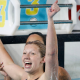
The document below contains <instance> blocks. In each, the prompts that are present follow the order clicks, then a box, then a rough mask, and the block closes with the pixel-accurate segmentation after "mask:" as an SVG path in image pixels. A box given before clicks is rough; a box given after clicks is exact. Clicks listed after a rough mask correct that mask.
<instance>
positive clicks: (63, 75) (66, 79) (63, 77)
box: [58, 66, 71, 80]
mask: <svg viewBox="0 0 80 80" xmlns="http://www.w3.org/2000/svg"><path fill="white" fill-rule="evenodd" d="M58 75H59V80H71V77H70V75H69V73H68V72H67V71H66V70H65V69H64V68H63V67H60V66H59V71H58Z"/></svg>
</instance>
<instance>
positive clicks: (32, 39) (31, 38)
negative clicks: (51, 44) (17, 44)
mask: <svg viewBox="0 0 80 80" xmlns="http://www.w3.org/2000/svg"><path fill="white" fill-rule="evenodd" d="M36 40H39V41H40V42H41V43H43V44H44V42H43V40H42V37H41V36H39V35H37V34H32V35H30V36H29V37H28V39H27V41H26V42H29V41H36Z"/></svg>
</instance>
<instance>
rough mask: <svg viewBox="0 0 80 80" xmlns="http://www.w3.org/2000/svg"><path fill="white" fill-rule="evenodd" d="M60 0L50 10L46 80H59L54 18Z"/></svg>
mask: <svg viewBox="0 0 80 80" xmlns="http://www.w3.org/2000/svg"><path fill="white" fill-rule="evenodd" d="M57 3H58V0H56V2H55V3H54V4H53V5H52V6H51V8H50V9H49V10H48V31H47V37H46V56H45V62H46V67H45V75H46V80H58V45H57V36H56V32H55V27H54V22H53V16H54V14H55V13H57V12H58V11H59V10H60V8H59V6H58V5H57Z"/></svg>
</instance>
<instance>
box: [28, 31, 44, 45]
mask: <svg viewBox="0 0 80 80" xmlns="http://www.w3.org/2000/svg"><path fill="white" fill-rule="evenodd" d="M32 34H37V35H39V36H40V37H41V38H42V40H43V42H44V44H45V45H46V36H44V35H43V34H42V33H41V32H32V33H30V34H29V35H28V37H29V36H30V35H32ZM28 37H27V39H28Z"/></svg>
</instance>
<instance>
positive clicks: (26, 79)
mask: <svg viewBox="0 0 80 80" xmlns="http://www.w3.org/2000/svg"><path fill="white" fill-rule="evenodd" d="M38 79H39V77H38V78H37V79H35V80H38ZM26 80H27V79H26Z"/></svg>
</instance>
